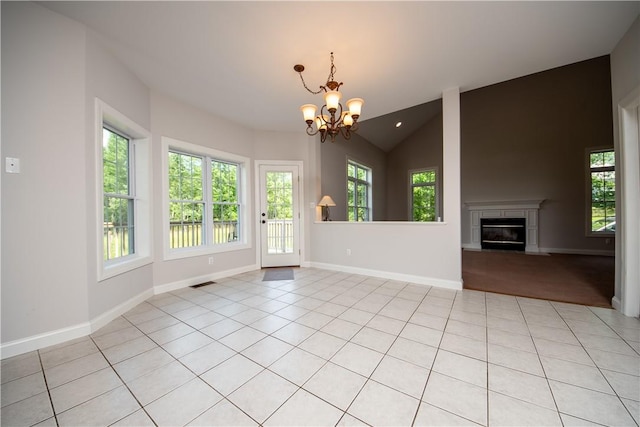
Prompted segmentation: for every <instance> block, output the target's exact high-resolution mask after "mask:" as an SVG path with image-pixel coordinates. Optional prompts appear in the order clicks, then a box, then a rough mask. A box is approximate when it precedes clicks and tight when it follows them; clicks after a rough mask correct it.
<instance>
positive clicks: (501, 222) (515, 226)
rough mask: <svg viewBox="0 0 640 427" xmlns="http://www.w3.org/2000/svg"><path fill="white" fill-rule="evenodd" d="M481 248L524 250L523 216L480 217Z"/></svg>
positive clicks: (524, 230)
mask: <svg viewBox="0 0 640 427" xmlns="http://www.w3.org/2000/svg"><path fill="white" fill-rule="evenodd" d="M480 234H481V247H482V249H506V250H512V251H524V250H525V247H526V245H527V242H526V235H527V232H526V219H525V218H482V219H481V220H480Z"/></svg>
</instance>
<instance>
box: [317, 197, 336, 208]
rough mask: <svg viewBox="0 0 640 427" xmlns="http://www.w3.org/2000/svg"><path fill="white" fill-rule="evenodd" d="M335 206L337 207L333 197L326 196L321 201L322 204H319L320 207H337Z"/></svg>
mask: <svg viewBox="0 0 640 427" xmlns="http://www.w3.org/2000/svg"><path fill="white" fill-rule="evenodd" d="M335 205H336V202H334V201H333V199H332V198H331V196H324V197H323V198H322V199H320V202H319V203H318V206H335Z"/></svg>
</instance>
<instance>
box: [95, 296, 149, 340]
mask: <svg viewBox="0 0 640 427" xmlns="http://www.w3.org/2000/svg"><path fill="white" fill-rule="evenodd" d="M152 296H153V289H151V288H149V289H146V290H144V291H143V292H140V293H139V294H138V295H136V296H134V297H132V298H130V299H128V300H127V301H125V302H123V303H122V304H118V305H117V306H115V307H113V308H112V309H110V310H107V311H106V312H104V313H102V314H100V315H98V316H97V317H95V318H93V319H92V320H91V321H90V324H91V332H95V331H97V330H98V329H100V328H102V327H103V326H106V325H107V324H109V322H111V321H112V320H114V319H117V318H118V317H119V316H122V315H123V314H125V313H126V312H127V311H129V310H131V309H132V308H134V307H136V306H137V305H138V304H140V303H143V302H144V301H146V300H147V299H148V298H150V297H152Z"/></svg>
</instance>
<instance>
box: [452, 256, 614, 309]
mask: <svg viewBox="0 0 640 427" xmlns="http://www.w3.org/2000/svg"><path fill="white" fill-rule="evenodd" d="M614 275H615V258H614V257H607V256H591V255H561V254H552V255H549V256H545V255H526V254H524V253H521V252H508V251H465V250H463V251H462V279H463V280H464V288H465V289H475V290H480V291H487V292H496V293H501V294H507V295H516V296H523V297H529V298H541V299H547V300H552V301H562V302H569V303H574V304H584V305H591V306H596V307H611V298H612V297H613V292H614Z"/></svg>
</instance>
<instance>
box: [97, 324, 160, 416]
mask: <svg viewBox="0 0 640 427" xmlns="http://www.w3.org/2000/svg"><path fill="white" fill-rule="evenodd" d="M133 326H134V327H135V325H133ZM136 328H137V327H136ZM138 330H139V329H138ZM140 332H142V331H140ZM142 333H143V334H144V332H142ZM90 338H91V340H92V341H93V338H92V337H90ZM93 343H94V345H95V346H96V347H98V344H97V343H96V342H95V341H93ZM98 351H100V354H102V357H104V360H105V361H106V362H107V363H108V364H109V367H110V368H111V370H112V371H113V372H114V373H115V374H116V376H117V377H118V379H119V380H120V382H121V383H122V385H123V386H124V387H125V388H126V389H127V391H128V392H129V394H131V396H132V397H133V398H134V399H135V401H136V403H137V404H138V405H140V409H141V410H142V411H143V412H144V413H145V414H146V415H147V417H149V419H150V420H151V422H152V423H153V425H154V426H156V427H157V426H158V424H157V423H156V421H155V420H154V419H153V418H152V417H151V414H149V412H147V410H146V409H145V407H144V405H143V404H142V403H141V402H140V400H139V399H138V397H137V396H136V395H135V394H134V393H133V390H131V389H130V388H129V384H127V382H126V381H125V380H124V378H122V377H121V376H120V373H118V371H117V370H116V369H115V368H114V366H113V365H112V364H111V361H110V360H109V359H107V356H105V354H104V353H103V351H102V349H101V348H100V347H98ZM149 351H151V350H149ZM163 366H165V365H163ZM116 388H117V387H116ZM112 390H115V389H112ZM112 390H109V391H112ZM107 393H108V392H107ZM103 394H104V393H103ZM136 412H137V410H136V411H133V412H131V413H130V414H127V415H125V416H124V417H122V418H121V419H119V420H116V421H115V422H118V421H121V420H123V419H125V418H127V417H129V416H131V415H133V414H135V413H136Z"/></svg>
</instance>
